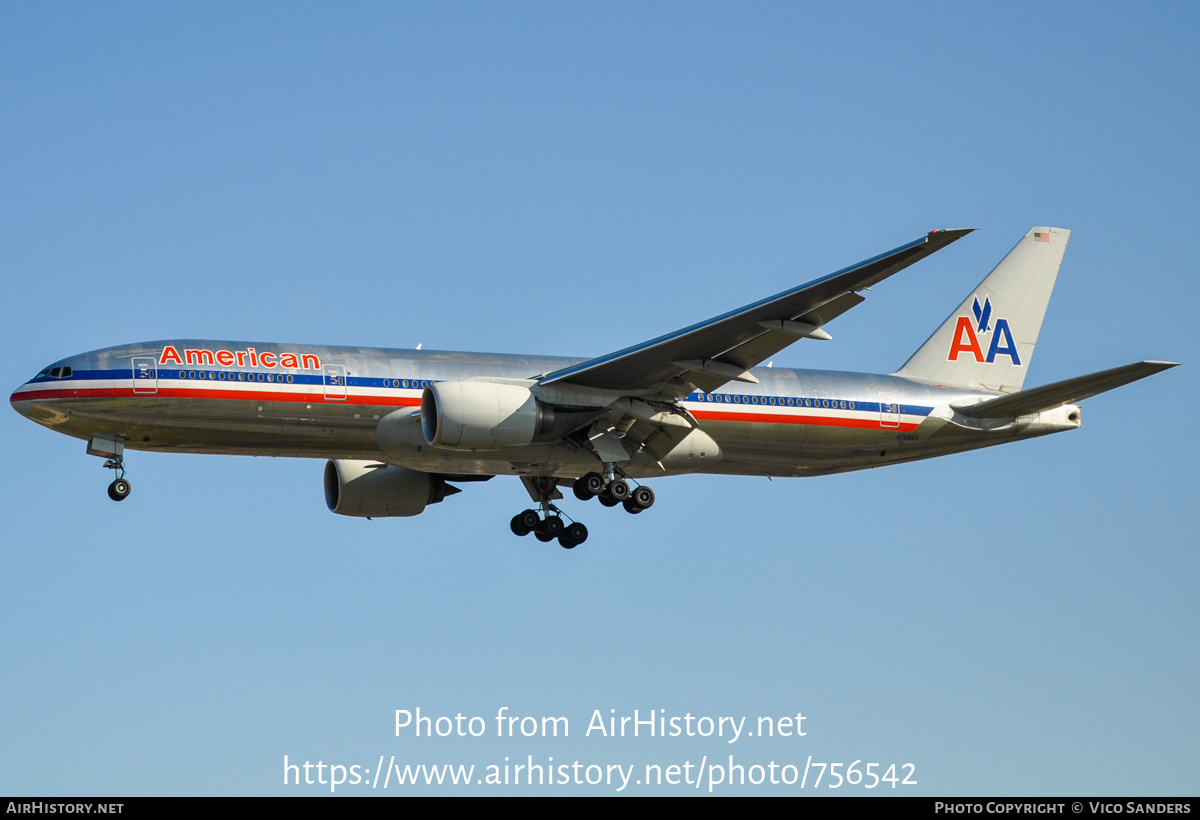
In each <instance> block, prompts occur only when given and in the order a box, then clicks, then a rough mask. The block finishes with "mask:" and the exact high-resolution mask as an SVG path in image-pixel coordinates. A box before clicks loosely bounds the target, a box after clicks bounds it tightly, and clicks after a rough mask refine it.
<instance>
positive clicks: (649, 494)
mask: <svg viewBox="0 0 1200 820" xmlns="http://www.w3.org/2000/svg"><path fill="white" fill-rule="evenodd" d="M571 491H572V492H574V493H575V497H576V498H578V499H579V500H580V501H587V500H589V499H592V498H598V499H600V503H601V504H603V505H604V506H605V507H615V506H617V505H618V504H620V505H621V506H623V507H624V508H625V512H627V513H632V514H633V515H637V514H638V513H640V512H641V511H642V510H648V509H650V508H651V507H653V506H654V490H652V489H650V488H649V487H630V486H629V482H628V481H626V480H625V479H623V478H613V479H612V480H610V481H605V479H604V476H602V475H600V473H588V474H587V475H585V476H584V477H583V478H581V479H578V480H577V481H576V482H575V483H574V484H573V485H571Z"/></svg>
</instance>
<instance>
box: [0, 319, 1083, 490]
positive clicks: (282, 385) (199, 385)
mask: <svg viewBox="0 0 1200 820" xmlns="http://www.w3.org/2000/svg"><path fill="white" fill-rule="evenodd" d="M168 349H169V350H170V353H168V352H167V351H168ZM172 354H173V355H172ZM205 354H207V355H205ZM288 356H290V357H291V358H290V359H287V357H288ZM284 359H287V361H289V362H292V363H295V364H297V365H303V366H297V367H283V366H281V364H280V362H281V360H284ZM579 361H581V359H573V358H566V357H549V356H521V355H503V354H485V353H454V352H443V351H420V350H392V349H382V348H358V347H327V346H311V345H278V344H272V343H246V342H225V341H198V340H169V341H161V342H148V343H142V344H134V345H125V346H120V347H112V348H106V349H104V350H98V351H94V352H91V353H85V354H81V355H78V356H73V357H70V358H68V359H63V360H61V361H60V362H57V363H55V365H54V366H52V368H47V371H51V370H52V369H53V368H70V375H69V376H65V377H64V376H60V377H57V378H56V377H53V376H49V375H45V374H46V372H47V371H43V374H39V376H38V377H36V378H35V379H31V380H30V381H29V382H27V383H26V384H25V385H22V386H21V387H20V388H18V389H17V391H15V392H14V393H13V395H12V398H11V402H12V404H13V406H14V407H15V408H16V409H17V410H18V412H20V413H22V414H23V415H26V416H28V417H29V418H31V419H33V420H34V421H36V422H38V423H39V424H42V425H44V426H46V427H49V428H51V429H53V430H57V431H58V432H61V433H65V434H67V435H70V436H74V437H76V438H80V439H85V440H86V439H91V438H92V437H93V436H97V435H100V436H106V437H111V438H116V439H119V440H121V441H123V442H124V446H125V448H126V449H129V450H154V451H162V452H183V453H218V454H231V455H254V456H285V457H302V458H333V459H372V460H379V461H385V462H388V463H391V464H395V465H398V466H402V467H408V468H412V469H416V470H422V471H426V472H432V473H441V474H461V475H467V474H476V475H546V476H556V477H559V478H569V477H577V476H580V475H582V474H584V473H585V472H588V471H590V470H595V469H597V468H598V466H599V465H598V462H597V457H596V455H595V454H594V453H592V452H591V451H590V450H589V449H587V448H584V447H581V446H579V444H578V443H577V442H575V441H572V440H570V439H562V440H558V441H554V442H547V443H541V444H531V445H527V446H521V447H508V448H503V449H498V450H489V451H483V452H476V451H461V450H450V449H442V448H437V447H432V446H430V445H428V444H427V443H426V442H425V440H424V438H423V437H422V436H421V434H420V422H419V419H418V418H417V415H418V411H419V407H420V402H421V394H422V390H423V389H424V387H425V386H426V385H427V384H428V383H429V382H436V381H448V380H459V379H469V378H490V379H521V380H530V379H537V378H538V377H539V376H541V375H543V374H546V373H550V372H553V371H556V370H560V369H562V368H564V367H567V366H569V365H572V364H575V363H577V362H579ZM314 365H315V366H314ZM60 372H65V371H60ZM753 375H754V376H755V377H756V378H757V379H758V383H757V384H750V383H741V382H730V383H728V384H726V385H725V386H724V387H722V388H720V389H719V390H717V391H714V392H713V393H711V394H705V393H701V392H698V391H697V392H693V393H692V394H690V395H688V396H686V397H684V398H682V399H680V400H679V405H680V406H681V407H682V408H683V409H684V410H686V412H687V415H688V416H689V417H690V418H691V419H693V420H694V422H695V424H696V425H698V426H699V428H700V429H701V430H703V431H704V432H705V433H707V434H708V436H710V437H711V438H712V440H713V441H715V442H716V443H717V444H718V445H719V447H720V453H719V457H718V458H715V459H709V460H708V461H705V462H703V463H697V464H692V465H679V464H671V463H665V464H664V462H663V461H662V460H659V459H656V458H654V457H652V456H649V455H646V454H644V453H640V452H635V453H634V454H633V455H632V457H631V459H630V461H629V462H628V464H627V465H626V466H625V471H626V472H627V473H628V474H629V475H630V476H632V477H638V478H647V477H654V476H656V475H667V474H673V473H684V472H708V473H723V474H736V475H771V476H806V475H824V474H829V473H837V472H844V471H848V470H857V469H864V468H869V467H877V466H882V465H884V464H891V463H896V462H903V461H912V460H916V459H922V458H929V457H933V456H939V455H945V454H948V453H952V452H957V451H962V450H970V449H975V448H979V447H985V446H990V445H993V444H1003V443H1006V442H1009V441H1014V440H1017V439H1022V438H1030V437H1034V436H1039V435H1045V434H1047V433H1052V432H1058V431H1060V430H1066V429H1072V428H1075V427H1078V426H1079V409H1078V408H1077V407H1075V406H1074V405H1065V406H1063V407H1060V408H1057V409H1055V410H1051V411H1047V412H1043V413H1039V414H1035V415H1030V416H1023V417H1020V418H1017V419H1013V420H1005V421H1003V422H996V423H992V424H990V425H989V424H988V423H981V422H979V421H978V420H974V419H969V418H965V417H963V416H961V415H959V414H957V413H955V412H954V410H953V407H952V405H953V404H955V403H960V404H964V403H965V404H969V403H974V402H976V401H979V400H982V399H985V398H988V397H991V396H995V395H997V394H995V393H989V392H979V391H964V390H962V389H950V388H945V387H938V386H934V385H926V384H921V383H917V382H915V381H911V380H908V379H903V378H898V377H895V376H887V375H869V374H859V373H836V372H825V371H808V370H791V369H784V368H756V369H755V370H753ZM381 422H383V424H381Z"/></svg>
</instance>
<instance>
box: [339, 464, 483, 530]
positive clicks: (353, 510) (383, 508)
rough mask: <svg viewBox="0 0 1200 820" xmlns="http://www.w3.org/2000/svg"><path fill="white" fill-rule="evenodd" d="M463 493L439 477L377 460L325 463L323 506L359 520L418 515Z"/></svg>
mask: <svg viewBox="0 0 1200 820" xmlns="http://www.w3.org/2000/svg"><path fill="white" fill-rule="evenodd" d="M458 492H462V491H461V490H460V489H458V488H457V487H452V486H450V485H449V484H447V483H446V481H445V479H443V478H441V477H440V476H436V475H431V474H429V473H422V472H420V471H419V470H408V469H405V468H404V467H395V466H393V465H391V464H381V463H379V462H378V461H353V460H350V459H339V460H337V461H327V462H325V503H326V504H327V505H328V506H329V510H330V512H335V513H337V514H338V515H356V516H359V517H362V518H387V517H391V516H408V515H418V514H419V513H421V512H422V511H423V510H424V509H425V507H426V506H427V505H429V504H436V503H438V502H439V501H441V500H442V499H443V498H445V497H446V496H448V495H453V494H454V493H458Z"/></svg>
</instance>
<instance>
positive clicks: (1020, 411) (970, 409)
mask: <svg viewBox="0 0 1200 820" xmlns="http://www.w3.org/2000/svg"><path fill="white" fill-rule="evenodd" d="M1177 364H1178V362H1136V363H1135V364H1127V365H1125V366H1124V367H1114V368H1113V369H1112V370H1101V371H1100V372H1099V373H1091V374H1089V375H1087V376H1077V377H1075V378H1074V379H1067V380H1066V381H1061V382H1054V383H1053V384H1046V385H1043V386H1041V387H1035V388H1033V389H1031V390H1022V391H1021V392H1019V393H1013V394H1012V395H1011V396H1001V397H1000V398H998V399H989V400H987V401H984V402H980V403H978V404H971V405H967V406H966V407H956V406H954V405H951V406H952V407H954V409H955V410H956V411H958V412H959V413H960V414H962V415H964V416H970V417H971V418H976V419H1001V418H1016V417H1017V416H1025V415H1030V414H1032V413H1040V412H1042V411H1043V410H1052V409H1054V408H1055V407H1061V406H1062V405H1064V404H1075V403H1076V402H1081V401H1083V400H1084V399H1087V398H1091V397H1092V396H1095V395H1098V394H1100V393H1104V392H1106V391H1108V390H1112V389H1114V388H1117V387H1121V386H1123V385H1126V384H1129V383H1130V382H1135V381H1137V380H1138V379H1144V378H1146V377H1147V376H1153V375H1154V374H1155V373H1160V372H1162V371H1163V370H1167V369H1169V368H1172V367H1175V366H1176V365H1177Z"/></svg>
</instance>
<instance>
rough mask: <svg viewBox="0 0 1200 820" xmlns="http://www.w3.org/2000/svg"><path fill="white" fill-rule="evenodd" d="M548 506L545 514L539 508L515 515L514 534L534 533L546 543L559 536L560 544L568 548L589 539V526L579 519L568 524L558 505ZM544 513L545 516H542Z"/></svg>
mask: <svg viewBox="0 0 1200 820" xmlns="http://www.w3.org/2000/svg"><path fill="white" fill-rule="evenodd" d="M546 507H547V509H546V510H545V512H544V513H543V514H539V513H538V511H537V510H525V511H524V512H519V513H517V514H516V515H514V516H513V519H512V521H511V522H510V523H509V527H511V528H512V531H513V534H514V535H529V533H533V535H534V537H535V538H537V540H539V541H542V542H544V543H545V542H550V541H553V540H554V539H555V538H557V539H558V544H559V546H561V547H562V548H563V549H567V550H573V549H575V548H576V547H578V546H579V545H580V544H582V543H583V542H584V541H586V540H587V537H588V531H587V527H585V526H583V524H581V523H579V522H578V521H573V522H571V523H570V524H567V523H565V522H564V521H563V520H562V515H561V512H560V510H559V509H558V507H555V506H554V505H553V504H547V505H546ZM543 515H544V516H545V517H542V516H543Z"/></svg>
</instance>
